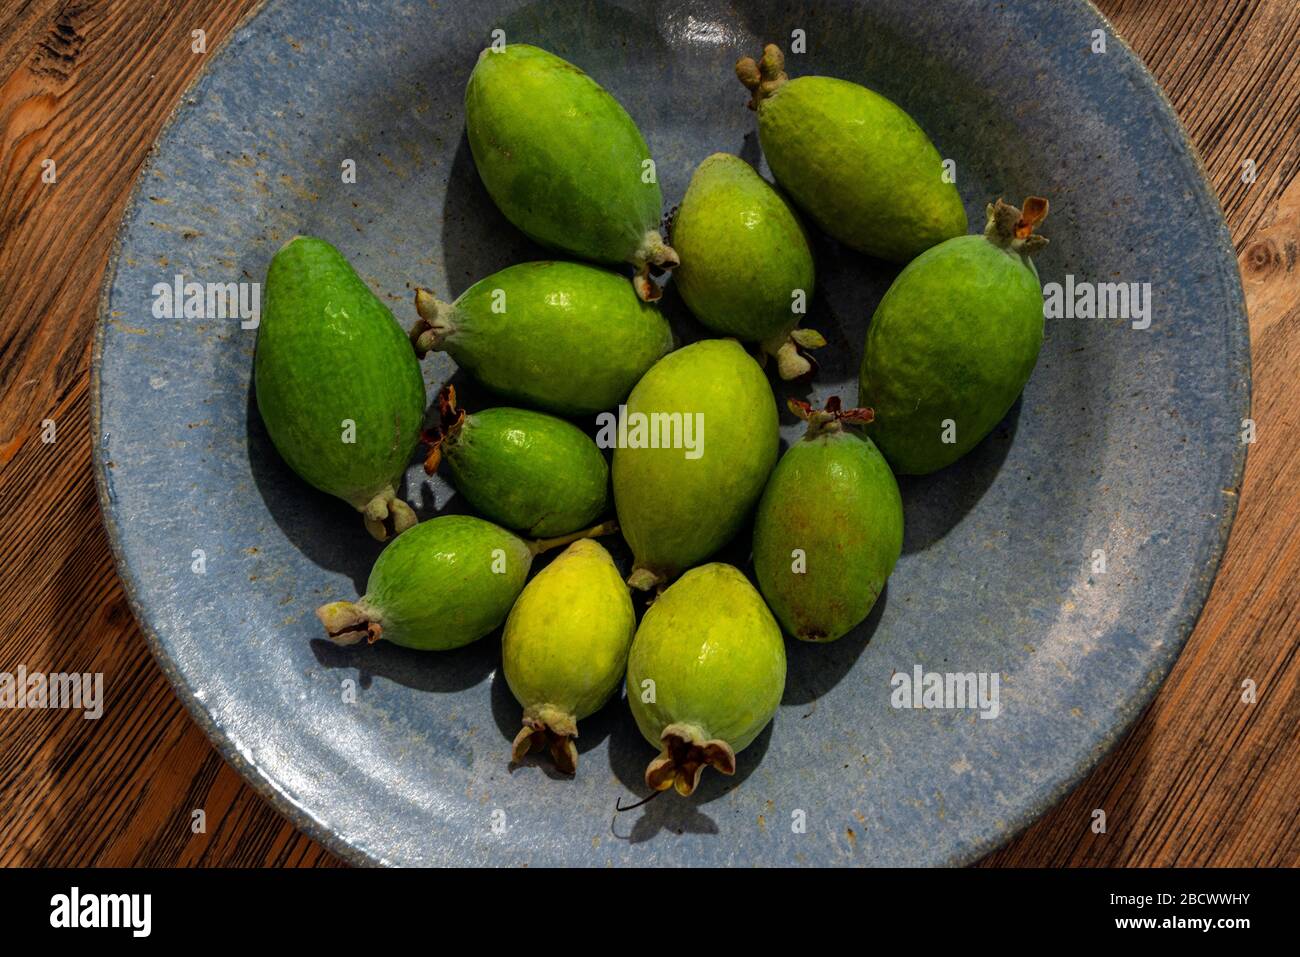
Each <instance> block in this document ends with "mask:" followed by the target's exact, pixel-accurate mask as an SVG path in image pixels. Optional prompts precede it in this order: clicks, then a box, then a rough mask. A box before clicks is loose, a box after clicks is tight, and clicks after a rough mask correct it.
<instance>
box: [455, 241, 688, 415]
mask: <svg viewBox="0 0 1300 957" xmlns="http://www.w3.org/2000/svg"><path fill="white" fill-rule="evenodd" d="M498 289H499V290H501V291H502V293H503V294H504V295H505V311H504V312H497V311H494V310H493V304H494V294H495V292H496V290H498ZM497 301H499V300H497ZM450 321H451V324H452V325H453V326H454V329H453V331H452V332H451V333H450V334H449V335H448V336H447V337H446V340H445V341H444V343H443V344H442V346H441V348H442V349H444V350H445V351H446V352H447V354H448V355H450V356H451V357H452V358H453V359H454V360H455V361H456V364H457V365H459V366H460V367H461V368H463V369H465V370H466V371H468V372H469V373H470V374H472V375H473V376H474V377H475V378H476V379H478V380H479V381H480V382H482V383H483V384H484V385H486V386H488V387H489V388H491V389H493V390H495V391H496V392H499V393H500V394H501V395H503V396H507V397H508V398H510V399H512V400H515V401H518V402H520V403H523V404H525V405H529V406H532V407H534V408H538V409H543V410H545V411H547V412H553V413H555V414H557V415H570V416H578V415H592V414H595V413H596V412H599V411H601V410H603V409H609V408H613V407H614V406H617V405H618V404H619V403H620V402H622V401H623V400H624V399H625V398H627V395H628V393H629V392H630V391H631V390H632V387H633V386H634V385H636V382H637V380H638V379H640V378H641V376H642V375H644V374H645V371H646V370H647V369H649V368H650V366H652V365H653V364H654V363H655V361H656V360H657V359H659V357H660V356H662V355H663V354H664V353H666V352H668V351H669V350H670V349H671V348H672V345H673V334H672V330H671V329H670V328H669V326H668V322H667V320H666V319H664V317H663V315H662V314H661V313H660V312H659V310H658V309H657V308H656V307H654V306H652V305H650V304H648V303H644V302H642V301H641V300H640V299H638V298H637V295H636V292H635V291H634V290H633V288H632V286H631V284H630V283H629V282H628V281H627V279H626V278H624V277H622V276H619V275H617V274H616V273H612V272H609V271H608V270H605V269H598V268H596V267H594V266H585V265H582V264H581V263H567V262H533V263H521V264H519V265H516V266H510V267H509V268H506V269H503V270H501V271H500V272H497V273H494V274H493V275H491V276H488V277H487V278H486V279H482V280H480V281H478V282H477V283H475V284H474V285H473V286H471V287H470V288H469V289H467V290H466V291H465V292H464V293H463V294H462V295H461V296H460V297H459V298H458V299H457V300H456V302H455V303H454V304H453V306H452V313H451V320H450Z"/></svg>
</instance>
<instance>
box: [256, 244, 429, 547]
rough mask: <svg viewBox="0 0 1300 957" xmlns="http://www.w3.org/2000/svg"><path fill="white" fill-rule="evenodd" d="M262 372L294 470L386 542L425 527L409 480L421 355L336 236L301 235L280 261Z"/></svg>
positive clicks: (273, 427)
mask: <svg viewBox="0 0 1300 957" xmlns="http://www.w3.org/2000/svg"><path fill="white" fill-rule="evenodd" d="M253 379H254V387H255V389H256V393H257V408H258V411H259V413H260V414H261V416H262V421H263V422H264V423H265V424H266V431H267V433H268V434H269V435H270V436H271V442H272V443H274V445H275V448H276V451H278V452H279V453H280V455H281V456H282V457H283V458H284V460H285V461H286V462H287V463H289V467H290V468H292V469H293V470H294V471H295V472H297V473H298V474H299V475H300V476H302V478H304V479H305V480H306V481H308V482H309V483H311V484H312V485H314V486H315V487H316V488H318V489H320V490H321V491H324V492H328V493H329V494H331V495H336V496H338V497H339V498H341V499H343V500H344V501H345V502H348V503H349V504H350V505H352V506H353V507H354V508H356V509H357V510H358V511H360V512H361V513H362V517H363V519H364V521H365V526H366V528H367V529H368V530H369V531H370V534H371V535H373V536H374V537H375V538H377V539H379V540H380V541H384V540H385V539H387V538H388V537H390V536H391V535H396V534H397V533H399V532H401V531H403V530H404V529H406V528H409V527H410V526H412V525H414V524H415V513H414V512H413V511H412V510H411V507H410V506H409V505H407V504H406V503H405V502H404V501H402V500H401V499H400V498H398V497H397V488H398V486H399V485H400V484H401V481H402V473H403V472H404V471H405V469H406V466H407V464H408V463H409V462H410V461H411V455H412V453H413V452H414V451H415V447H416V445H417V444H418V443H419V441H420V422H421V419H422V418H423V417H424V398H425V396H424V379H423V377H422V376H421V375H420V364H419V362H418V361H416V359H415V357H414V356H413V355H411V347H410V344H409V343H408V342H407V341H406V336H405V334H404V333H403V332H402V328H401V326H399V325H398V324H397V320H395V319H394V318H393V314H392V313H391V312H389V311H388V307H387V306H385V305H384V304H383V303H382V302H380V301H379V299H378V298H377V297H376V296H375V294H374V293H372V292H371V291H370V290H369V289H368V288H367V287H366V284H365V283H364V282H362V280H361V277H359V276H358V275H357V274H356V272H354V271H353V269H352V267H351V266H350V265H349V264H348V261H347V260H346V259H344V258H343V256H342V254H341V253H340V252H339V251H338V250H337V249H335V248H334V247H333V246H331V245H330V244H329V243H327V242H325V241H324V240H322V239H313V238H312V237H310V236H295V237H294V238H293V239H291V240H289V242H287V243H286V244H285V245H284V246H283V247H281V249H280V251H279V252H277V253H276V254H275V257H274V258H273V259H272V260H271V266H270V268H269V269H268V270H267V274H266V302H265V303H264V305H263V308H262V315H261V322H260V324H259V326H258V330H257V352H256V356H255V358H254V360H253Z"/></svg>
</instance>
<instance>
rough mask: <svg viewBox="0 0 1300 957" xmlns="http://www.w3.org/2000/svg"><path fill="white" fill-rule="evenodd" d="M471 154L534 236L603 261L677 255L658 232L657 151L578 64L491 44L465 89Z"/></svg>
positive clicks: (648, 261) (636, 262)
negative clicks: (652, 153) (652, 150)
mask: <svg viewBox="0 0 1300 957" xmlns="http://www.w3.org/2000/svg"><path fill="white" fill-rule="evenodd" d="M465 128H466V130H467V131H468V134H469V146H470V151H471V152H472V153H473V155H474V163H475V165H476V166H477V167H478V172H479V176H480V177H482V179H483V185H484V186H486V187H487V191H488V193H489V194H491V196H492V199H493V200H494V201H495V202H496V204H497V206H498V207H500V209H501V212H503V213H505V215H506V218H507V219H509V220H510V221H511V222H512V223H514V224H515V225H516V226H517V227H519V229H520V230H522V231H523V232H524V233H525V234H527V235H528V236H529V237H530V238H531V239H533V240H535V241H537V242H539V243H541V244H542V245H544V246H549V247H551V248H553V249H558V250H561V251H562V252H566V253H569V254H571V255H573V256H577V257H578V258H580V259H587V260H591V261H592V262H599V263H609V264H618V263H631V264H632V266H633V267H634V268H635V270H636V276H635V278H634V279H633V284H634V285H635V286H636V290H637V294H638V295H640V296H641V298H643V299H657V298H659V287H658V286H657V285H656V284H655V283H654V282H652V281H651V280H650V278H649V272H650V268H651V267H655V268H656V269H671V268H672V267H673V266H675V265H677V255H676V253H674V252H673V250H672V248H671V247H669V246H668V245H667V244H666V243H665V242H664V240H663V237H662V236H661V235H660V234H659V220H660V218H661V217H662V215H663V196H662V194H661V193H660V190H659V181H658V178H657V176H656V175H655V168H654V161H653V160H651V158H650V148H649V147H648V146H646V142H645V139H644V138H643V137H642V136H641V131H640V130H638V129H637V127H636V124H635V123H634V122H632V118H631V117H630V116H628V115H627V112H626V111H625V110H624V109H623V107H621V106H620V105H619V103H618V101H617V100H615V99H614V98H613V97H612V96H610V95H609V93H607V92H606V91H605V89H604V88H603V87H601V86H600V84H598V83H597V82H596V81H595V80H593V79H592V78H591V77H589V76H587V74H586V73H584V72H582V70H580V69H578V68H577V67H576V66H574V65H573V64H572V63H569V62H567V61H566V60H562V59H560V58H559V57H557V56H556V55H555V54H553V53H548V52H547V51H545V50H542V49H539V48H537V47H534V46H529V45H527V44H523V43H512V44H509V45H507V46H505V47H502V48H501V49H499V50H494V49H492V48H488V49H486V50H484V51H483V52H482V53H481V54H480V55H479V58H478V64H477V65H476V66H475V67H474V72H473V73H471V74H470V78H469V85H468V87H466V89H465Z"/></svg>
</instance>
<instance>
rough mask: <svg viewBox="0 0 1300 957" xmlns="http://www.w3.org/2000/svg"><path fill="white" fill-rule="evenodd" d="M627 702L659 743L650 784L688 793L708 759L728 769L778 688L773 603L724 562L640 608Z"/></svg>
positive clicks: (779, 658) (779, 644) (780, 648)
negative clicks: (769, 607) (767, 602)
mask: <svg viewBox="0 0 1300 957" xmlns="http://www.w3.org/2000/svg"><path fill="white" fill-rule="evenodd" d="M627 687H628V696H627V700H628V703H629V704H630V705H631V707H632V715H633V717H635V718H636V724H637V727H638V728H640V729H641V734H642V735H644V736H645V739H646V740H647V741H649V742H650V743H651V744H652V745H654V746H655V747H657V748H659V749H660V753H659V756H658V757H657V758H655V759H654V760H653V761H651V762H650V764H649V766H648V767H647V768H646V772H645V782H646V785H647V786H648V787H650V788H652V789H654V790H656V791H663V790H666V789H667V788H669V787H676V789H677V792H678V793H679V794H682V795H689V794H691V792H693V791H694V790H695V786H696V785H697V784H698V783H699V780H700V775H701V774H702V773H703V771H704V769H705V767H713V768H715V769H716V770H718V771H721V772H722V773H723V774H734V773H735V771H736V755H737V754H739V753H740V752H741V751H743V750H744V749H745V748H746V747H747V746H748V745H749V743H750V742H751V741H753V740H754V739H755V738H756V737H758V733H759V732H760V731H762V730H763V728H764V727H765V726H766V725H767V723H768V722H769V721H771V720H772V715H774V714H775V713H776V708H777V705H779V704H780V703H781V694H782V692H783V691H784V690H785V643H784V641H783V640H782V638H781V629H780V627H778V625H777V623H776V620H775V619H773V617H772V613H771V612H770V611H768V610H767V606H766V605H765V604H763V599H762V597H761V596H760V595H759V594H758V592H757V591H755V590H754V586H753V585H751V584H750V583H749V579H747V578H746V577H745V576H744V575H742V574H741V573H740V572H739V571H737V570H736V569H735V568H733V567H732V566H731V565H723V564H721V563H717V562H715V563H714V564H711V565H702V566H701V567H699V568H694V569H692V570H690V571H688V572H687V573H686V574H685V575H683V576H682V577H681V578H680V579H679V580H678V581H677V582H675V583H674V584H673V585H670V586H669V587H668V589H667V590H666V591H664V593H663V594H662V595H660V596H659V597H658V598H657V599H656V600H655V602H654V603H653V604H652V605H651V606H650V607H649V608H648V609H646V613H645V615H644V617H643V618H642V619H641V627H639V628H638V629H637V631H636V637H635V638H633V640H632V651H631V652H630V654H629V655H628V661H627Z"/></svg>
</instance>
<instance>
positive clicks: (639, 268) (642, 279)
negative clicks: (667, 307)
mask: <svg viewBox="0 0 1300 957" xmlns="http://www.w3.org/2000/svg"><path fill="white" fill-rule="evenodd" d="M631 262H632V265H633V266H635V267H636V274H635V275H634V276H633V277H632V288H633V289H635V290H636V294H637V296H638V297H639V298H640V299H641V301H642V302H654V301H656V300H657V299H659V297H660V296H662V295H663V290H662V289H660V288H659V284H658V283H656V282H653V281H652V280H651V278H650V274H651V273H652V272H654V273H655V274H656V275H658V274H659V273H663V272H667V271H668V270H670V269H672V268H674V267H675V266H678V265H680V264H681V259H679V258H678V256H677V250H675V249H673V247H672V246H669V245H668V244H667V243H666V242H664V238H663V236H662V235H660V234H659V232H658V230H654V229H651V230H647V231H646V234H645V236H644V237H642V239H641V245H640V246H639V247H638V248H637V251H636V252H635V253H633V254H632V259H631Z"/></svg>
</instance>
